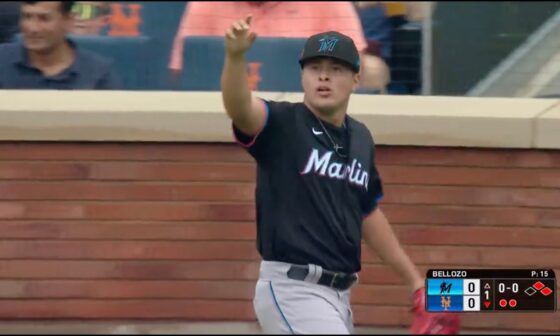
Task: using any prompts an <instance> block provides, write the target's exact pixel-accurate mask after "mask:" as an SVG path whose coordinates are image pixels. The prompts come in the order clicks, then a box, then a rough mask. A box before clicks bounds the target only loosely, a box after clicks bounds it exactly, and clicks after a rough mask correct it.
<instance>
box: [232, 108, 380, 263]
mask: <svg viewBox="0 0 560 336" xmlns="http://www.w3.org/2000/svg"><path fill="white" fill-rule="evenodd" d="M265 103H266V106H267V118H266V123H265V125H264V126H263V128H262V130H261V131H260V132H259V133H258V134H257V135H255V136H253V137H250V136H247V135H245V134H243V133H242V132H241V131H240V130H238V129H237V128H235V126H234V127H233V129H234V134H235V137H236V139H237V141H238V142H239V143H240V144H241V145H243V146H244V147H245V148H246V149H247V151H248V152H249V153H250V154H251V155H252V156H253V158H254V159H255V160H256V161H257V164H258V168H257V169H258V170H257V187H256V195H255V197H256V211H257V248H258V250H259V252H260V254H261V256H262V258H263V259H264V260H267V261H282V262H288V263H293V264H302V265H306V264H316V265H320V266H322V267H323V268H325V269H327V270H331V271H337V272H347V273H352V272H358V271H360V256H361V236H362V234H361V230H362V221H363V218H364V217H366V216H367V215H369V214H370V213H371V212H372V211H373V210H375V208H376V207H377V203H378V201H379V200H380V199H381V198H382V196H383V190H382V183H381V179H380V177H379V174H378V172H377V169H376V167H375V156H374V155H375V151H374V142H373V138H372V136H371V133H370V132H369V130H368V129H367V127H366V126H365V125H363V124H362V123H360V122H358V121H356V120H355V119H353V118H351V117H349V116H347V117H346V122H345V127H341V128H337V127H335V126H333V125H330V124H328V123H326V122H323V123H321V122H320V121H319V120H318V119H317V117H316V116H315V115H314V114H313V113H312V112H311V111H310V110H309V109H308V108H307V107H306V106H305V104H303V103H288V102H273V101H267V102H265ZM329 137H330V138H331V139H329ZM333 142H334V143H335V144H336V146H334V145H333ZM338 146H339V147H341V148H340V150H339V149H337V150H335V147H338ZM337 151H338V153H337Z"/></svg>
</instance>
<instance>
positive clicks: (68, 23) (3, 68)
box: [0, 1, 120, 90]
mask: <svg viewBox="0 0 560 336" xmlns="http://www.w3.org/2000/svg"><path fill="white" fill-rule="evenodd" d="M73 4H74V2H73V1H24V2H23V3H22V6H21V19H20V22H21V23H20V26H21V30H22V35H23V39H22V41H21V42H18V43H12V44H5V45H2V46H0V88H2V89H66V90H70V89H84V90H85V89H90V90H91V89H101V90H104V89H105V90H109V89H117V88H119V87H120V84H119V83H118V82H117V80H116V76H115V74H114V73H113V70H112V65H111V62H110V61H109V60H107V59H105V58H102V57H101V56H98V55H95V54H93V53H90V52H87V51H85V50H81V49H79V48H78V47H77V46H76V44H75V43H74V42H72V41H71V40H70V39H68V38H67V37H66V34H67V33H68V32H69V31H70V29H71V27H72V25H73V20H72V14H71V10H72V5H73Z"/></svg>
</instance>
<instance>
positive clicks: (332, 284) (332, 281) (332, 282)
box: [329, 272, 338, 288]
mask: <svg viewBox="0 0 560 336" xmlns="http://www.w3.org/2000/svg"><path fill="white" fill-rule="evenodd" d="M337 276H338V272H337V273H334V275H333V277H332V280H331V283H330V284H329V287H331V288H333V287H334V282H335V281H336V277H337Z"/></svg>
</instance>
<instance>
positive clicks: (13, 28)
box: [0, 1, 20, 43]
mask: <svg viewBox="0 0 560 336" xmlns="http://www.w3.org/2000/svg"><path fill="white" fill-rule="evenodd" d="M19 6H20V2H19V1H4V2H0V43H8V42H12V41H13V39H14V36H15V35H16V34H17V33H18V32H19Z"/></svg>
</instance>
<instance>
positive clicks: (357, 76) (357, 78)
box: [352, 72, 361, 91]
mask: <svg viewBox="0 0 560 336" xmlns="http://www.w3.org/2000/svg"><path fill="white" fill-rule="evenodd" d="M360 78H361V77H360V73H359V72H356V73H354V77H353V85H352V91H356V90H357V89H358V87H360Z"/></svg>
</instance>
